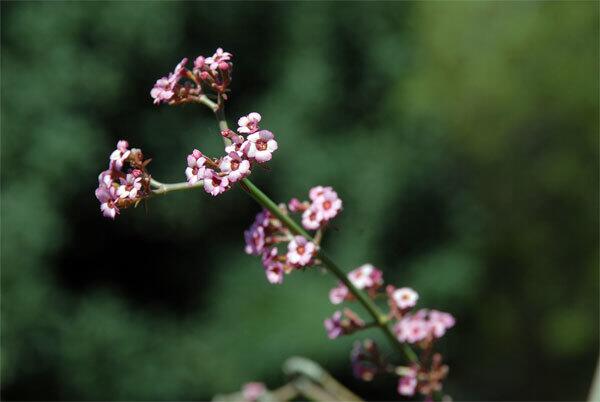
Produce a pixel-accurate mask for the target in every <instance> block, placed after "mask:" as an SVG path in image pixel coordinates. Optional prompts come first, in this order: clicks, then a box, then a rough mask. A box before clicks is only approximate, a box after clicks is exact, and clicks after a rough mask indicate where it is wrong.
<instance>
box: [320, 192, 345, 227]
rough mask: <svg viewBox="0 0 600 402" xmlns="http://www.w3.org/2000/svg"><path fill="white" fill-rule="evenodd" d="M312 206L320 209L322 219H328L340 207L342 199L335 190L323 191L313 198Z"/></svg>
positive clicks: (335, 213) (334, 214)
mask: <svg viewBox="0 0 600 402" xmlns="http://www.w3.org/2000/svg"><path fill="white" fill-rule="evenodd" d="M313 206H314V207H315V208H318V209H319V210H320V211H321V213H322V215H323V219H324V220H330V219H333V218H335V216H336V215H337V214H338V212H339V211H340V210H341V209H342V200H341V199H340V198H339V197H338V195H337V193H336V192H335V191H324V192H323V193H322V194H321V195H319V196H318V197H316V198H315V199H314V200H313Z"/></svg>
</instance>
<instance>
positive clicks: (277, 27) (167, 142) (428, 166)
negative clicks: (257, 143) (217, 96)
mask: <svg viewBox="0 0 600 402" xmlns="http://www.w3.org/2000/svg"><path fill="white" fill-rule="evenodd" d="M598 11H599V10H598V3H597V2H587V3H586V2H497V3H496V2H482V3H474V2H460V3H451V4H444V3H435V2H426V3H418V4H413V3H365V4H362V3H338V2H336V3H225V4H217V3H167V2H164V3H161V2H148V3H142V2H135V3H120V2H119V3H117V2H112V3H105V4H103V3H72V2H70V3H57V2H53V3H44V2H35V3H25V2H20V3H17V2H10V3H6V2H3V3H2V65H1V67H2V174H1V179H2V261H1V262H2V309H1V312H2V392H3V399H27V398H29V399H94V400H104V399H107V400H115V399H121V400H123V399H129V400H135V399H145V400H163V399H170V400H186V399H207V398H211V396H212V395H214V394H215V393H218V392H232V391H235V390H236V389H239V387H240V385H241V384H242V383H244V382H246V381H250V380H262V381H266V382H267V383H268V384H269V385H270V386H276V385H279V384H281V382H282V381H283V380H284V379H283V375H282V374H281V369H280V367H281V364H282V362H283V361H284V360H285V358H286V357H289V356H291V355H304V356H307V357H310V358H313V359H315V360H317V361H318V362H320V363H321V364H322V365H323V366H324V367H326V368H327V369H328V370H330V371H331V372H332V373H333V374H334V375H335V376H336V377H337V378H339V379H340V380H341V381H343V382H344V383H345V384H346V385H347V386H348V387H350V388H351V389H352V390H354V391H355V392H357V393H359V394H360V395H362V396H363V397H365V398H368V399H396V398H397V395H396V393H395V383H394V380H393V379H387V380H385V379H384V380H381V381H377V382H375V383H373V384H361V383H360V382H358V381H356V380H354V379H353V378H352V376H351V371H350V365H349V358H348V352H349V348H350V345H351V343H352V341H353V340H354V339H353V338H351V337H349V338H348V339H343V340H339V341H330V340H328V339H327V338H326V336H325V333H324V330H323V327H322V321H323V319H324V318H325V317H326V316H328V315H330V314H331V313H332V312H333V310H334V307H333V306H331V305H330V304H329V302H328V299H327V291H328V289H329V288H330V287H331V286H332V285H334V284H335V281H334V280H333V279H332V278H331V277H328V276H326V275H323V274H322V273H320V272H318V271H317V270H312V271H310V272H306V273H304V274H300V273H298V274H295V275H292V276H288V277H287V278H286V282H285V283H284V284H283V285H282V286H270V285H269V284H268V283H267V282H266V280H265V278H264V274H263V271H262V269H261V267H260V263H259V261H258V260H257V259H255V258H251V257H249V256H246V255H245V254H244V253H243V237H242V231H243V230H244V229H245V228H246V227H247V226H248V225H249V224H250V223H251V222H252V220H253V217H254V214H255V213H256V212H257V211H258V207H257V205H255V204H254V203H253V201H252V200H251V199H250V198H248V197H247V196H246V195H245V194H243V193H242V192H240V191H230V192H228V193H226V194H225V195H223V196H221V197H219V198H217V199H214V198H211V197H209V196H208V195H206V194H204V193H203V192H202V191H196V192H185V193H181V194H173V195H169V196H168V197H164V198H160V199H155V200H152V201H151V202H149V203H148V207H147V211H146V210H144V208H138V209H136V210H127V211H125V212H124V213H123V214H122V215H121V216H120V217H119V218H118V219H117V221H115V222H112V221H108V220H106V219H103V218H102V217H101V216H100V213H99V210H98V204H97V202H96V200H95V198H94V194H93V190H94V188H95V186H96V184H97V181H96V178H97V174H98V173H99V172H100V171H101V170H103V169H105V166H106V165H107V158H108V155H109V153H110V151H111V150H112V149H113V148H114V145H115V143H116V141H117V140H118V139H120V138H127V139H128V140H129V141H130V143H131V144H132V145H133V146H135V147H141V148H142V149H143V150H144V152H145V154H146V155H148V156H149V157H152V158H153V162H152V164H151V171H152V173H153V174H154V175H155V176H156V177H157V178H159V179H162V180H164V181H181V180H183V179H184V174H183V170H184V168H185V156H186V155H187V153H189V151H190V150H191V149H192V148H193V147H199V148H201V149H202V150H203V151H205V152H206V153H209V154H210V153H212V154H217V153H218V152H220V151H221V146H220V142H219V141H220V140H219V138H218V136H217V135H216V133H217V131H216V126H215V122H214V119H213V118H212V116H211V115H210V114H209V113H208V112H207V111H205V110H202V108H200V107H197V106H189V107H177V108H170V107H155V106H154V105H152V103H151V99H150V97H149V91H150V88H151V87H152V85H153V83H154V81H155V80H156V79H157V78H159V77H160V76H162V75H165V74H166V73H167V72H168V71H170V70H171V69H172V68H173V66H174V65H175V64H176V63H177V62H179V60H180V59H181V58H182V57H183V56H188V57H190V58H192V57H195V56H197V55H199V54H205V55H207V54H210V53H212V51H213V50H214V49H215V48H216V47H217V46H222V47H224V48H225V49H227V50H229V51H231V52H233V53H234V55H235V72H234V74H235V76H234V83H233V92H232V96H231V101H230V102H229V104H228V113H229V118H230V122H233V121H234V118H237V117H239V116H240V115H242V114H246V113H248V112H250V111H259V112H260V113H261V114H262V115H263V121H264V126H265V127H266V128H269V129H271V130H272V131H273V132H274V133H276V135H277V136H278V140H279V144H280V149H279V151H277V153H276V155H275V158H274V160H273V162H272V163H271V164H270V167H271V170H270V171H263V170H257V171H256V172H254V173H253V175H252V179H253V181H255V182H256V183H257V184H259V185H261V186H262V187H263V188H264V190H265V191H266V192H267V193H268V194H270V195H271V196H272V197H273V198H274V199H276V200H280V201H283V200H287V199H289V198H290V197H292V196H303V195H305V194H306V193H307V191H308V189H309V187H311V186H313V185H315V184H328V185H332V186H334V187H335V188H336V190H337V191H338V192H339V194H340V195H341V196H342V198H343V199H344V203H345V204H344V205H345V210H344V212H343V214H342V215H341V216H340V217H339V218H338V219H337V221H336V230H335V231H332V232H331V233H329V235H328V237H327V239H326V242H325V246H326V247H327V248H328V249H329V250H330V253H331V254H332V255H333V256H335V259H336V260H338V261H339V262H340V263H341V264H342V265H343V266H344V267H346V269H348V270H349V269H351V268H354V267H356V266H358V265H360V264H362V263H364V262H372V263H374V264H375V265H377V266H378V267H380V268H381V269H383V271H384V274H385V277H386V278H387V279H388V280H389V281H390V282H392V283H395V284H397V285H405V286H411V287H414V288H415V289H417V290H418V291H419V292H420V293H421V301H422V303H421V305H422V306H430V307H435V308H439V309H443V310H448V311H451V312H453V313H454V314H455V316H456V317H457V319H458V325H457V327H456V328H455V329H453V330H452V331H451V332H450V333H449V335H448V336H447V339H445V341H444V342H443V343H442V345H441V349H442V351H443V352H444V353H445V355H446V357H447V359H448V361H449V362H450V364H451V375H450V378H449V380H448V382H447V391H448V392H449V393H450V394H452V395H453V396H454V398H455V399H457V400H475V399H477V400H482V399H501V400H515V399H518V400H530V399H545V400H549V399H569V400H573V399H583V398H586V396H587V392H588V389H589V385H590V382H591V378H592V373H593V368H594V366H595V362H596V359H597V356H598V236H597V229H598V223H599V222H598V107H599V104H598V77H599V70H598V58H599V54H598V35H599V29H598ZM372 335H373V336H374V337H377V336H378V334H376V333H373V334H372Z"/></svg>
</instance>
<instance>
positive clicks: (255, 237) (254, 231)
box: [244, 223, 265, 255]
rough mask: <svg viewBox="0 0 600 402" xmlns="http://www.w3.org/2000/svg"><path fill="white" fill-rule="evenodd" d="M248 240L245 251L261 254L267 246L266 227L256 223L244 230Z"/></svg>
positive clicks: (245, 237)
mask: <svg viewBox="0 0 600 402" xmlns="http://www.w3.org/2000/svg"><path fill="white" fill-rule="evenodd" d="M244 239H245V240H246V248H245V251H246V253H247V254H252V255H260V253H262V251H263V250H264V247H265V229H264V227H262V226H261V225H257V224H256V223H254V224H253V225H252V226H250V229H248V230H246V231H245V232H244Z"/></svg>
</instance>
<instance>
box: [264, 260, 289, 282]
mask: <svg viewBox="0 0 600 402" xmlns="http://www.w3.org/2000/svg"><path fill="white" fill-rule="evenodd" d="M284 273H285V271H284V269H283V264H282V263H280V262H275V263H273V264H271V265H269V266H268V267H267V268H265V274H266V275H267V280H268V281H269V283H271V284H274V285H281V284H282V283H283V276H284Z"/></svg>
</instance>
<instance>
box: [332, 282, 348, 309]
mask: <svg viewBox="0 0 600 402" xmlns="http://www.w3.org/2000/svg"><path fill="white" fill-rule="evenodd" d="M349 293H350V292H349V291H348V288H347V287H346V285H344V284H343V283H340V284H339V285H338V286H336V287H335V288H333V289H331V290H330V291H329V301H331V303H332V304H340V303H342V302H343V301H344V300H346V299H347V298H348V296H349V295H350V294H349Z"/></svg>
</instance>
